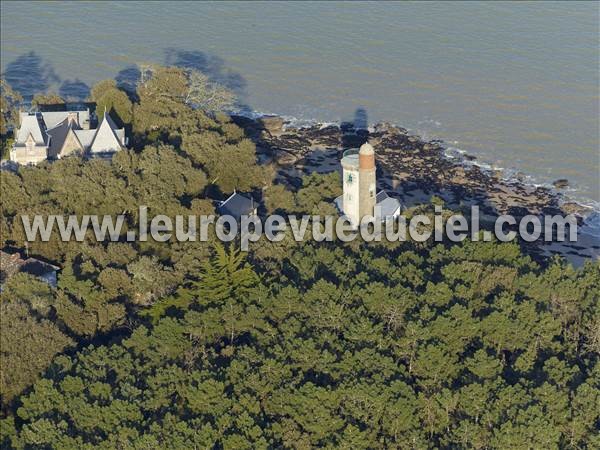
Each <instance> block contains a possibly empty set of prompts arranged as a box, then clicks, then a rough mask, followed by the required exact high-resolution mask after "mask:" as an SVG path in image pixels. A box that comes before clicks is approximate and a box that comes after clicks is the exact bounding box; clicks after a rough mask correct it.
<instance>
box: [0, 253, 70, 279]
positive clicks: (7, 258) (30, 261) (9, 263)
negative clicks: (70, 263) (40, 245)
mask: <svg viewBox="0 0 600 450" xmlns="http://www.w3.org/2000/svg"><path fill="white" fill-rule="evenodd" d="M0 261H1V262H2V270H3V271H6V272H8V273H9V274H13V273H16V272H24V273H28V274H30V275H35V276H42V275H45V274H47V273H50V272H54V271H57V270H58V269H60V267H57V266H55V265H53V264H50V263H47V262H44V261H41V260H39V259H37V258H27V259H23V258H21V255H20V254H19V253H6V252H4V251H1V250H0Z"/></svg>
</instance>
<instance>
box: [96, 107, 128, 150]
mask: <svg viewBox="0 0 600 450" xmlns="http://www.w3.org/2000/svg"><path fill="white" fill-rule="evenodd" d="M116 130H118V128H117V126H116V125H115V123H114V122H113V121H112V119H111V118H110V116H109V115H108V114H107V113H106V111H105V112H104V116H103V117H102V122H100V125H99V126H98V128H97V129H96V135H95V136H94V139H93V140H92V143H91V145H90V151H91V152H93V153H108V152H114V151H117V150H120V149H121V148H122V147H123V143H122V142H121V140H120V139H119V136H118V135H117V133H116Z"/></svg>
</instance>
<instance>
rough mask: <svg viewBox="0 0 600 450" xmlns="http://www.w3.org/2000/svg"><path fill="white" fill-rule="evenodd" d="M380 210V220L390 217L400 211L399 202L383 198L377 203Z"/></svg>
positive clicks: (390, 198)
mask: <svg viewBox="0 0 600 450" xmlns="http://www.w3.org/2000/svg"><path fill="white" fill-rule="evenodd" d="M376 206H378V207H379V208H380V214H381V217H382V218H386V217H391V216H393V215H394V214H396V213H397V212H398V210H399V209H400V202H399V201H398V199H396V198H392V197H388V196H387V194H386V198H384V199H383V200H382V201H381V202H377V205H376Z"/></svg>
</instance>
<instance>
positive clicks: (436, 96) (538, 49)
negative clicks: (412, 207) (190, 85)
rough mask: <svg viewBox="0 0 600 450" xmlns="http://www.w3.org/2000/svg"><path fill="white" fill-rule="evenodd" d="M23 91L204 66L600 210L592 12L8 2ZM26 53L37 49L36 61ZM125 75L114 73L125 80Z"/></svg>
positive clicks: (329, 116)
mask: <svg viewBox="0 0 600 450" xmlns="http://www.w3.org/2000/svg"><path fill="white" fill-rule="evenodd" d="M1 8H2V14H1V38H2V48H1V67H2V71H3V73H4V74H5V76H6V77H7V78H10V79H11V80H12V82H13V83H14V84H17V85H18V87H19V89H21V90H22V91H23V92H24V93H25V94H27V93H31V91H32V90H38V89H47V90H55V91H56V90H60V91H61V92H62V93H67V94H69V93H70V94H78V95H82V94H84V93H85V92H86V89H88V87H89V85H91V84H93V83H94V82H95V81H98V80H100V79H104V78H109V77H115V76H116V75H117V74H118V73H119V72H120V71H123V69H127V68H130V67H131V65H133V64H135V63H137V62H157V63H178V64H187V65H192V66H195V67H199V68H202V69H203V70H205V71H207V72H209V74H210V75H211V76H213V77H214V78H215V79H217V80H219V81H221V82H224V83H226V84H228V85H229V86H230V87H232V88H233V89H235V90H236V91H237V92H238V93H239V95H240V98H241V101H242V102H243V103H244V105H246V106H247V107H248V108H250V109H252V110H257V111H261V112H270V113H278V114H283V115H287V116H290V117H295V118H297V119H299V120H319V121H340V120H352V119H353V117H354V114H355V111H356V109H357V108H364V109H365V110H366V112H367V120H368V122H369V123H373V122H376V121H381V120H387V121H390V122H393V123H396V124H398V125H402V126H404V127H406V128H409V129H411V130H413V131H414V132H415V133H421V134H424V135H425V136H427V137H437V138H441V139H443V140H445V141H446V142H447V143H448V145H450V146H453V147H456V148H458V149H462V150H465V151H467V152H469V153H470V154H473V155H475V156H477V157H478V159H479V160H480V161H482V162H485V163H489V164H490V165H495V166H498V167H503V168H506V169H509V170H512V171H517V170H518V171H521V172H523V173H525V174H528V175H531V176H532V180H533V181H535V182H539V183H547V182H552V181H553V180H556V179H557V178H568V179H569V180H570V181H571V183H572V186H573V191H572V192H571V194H572V195H574V196H576V197H577V198H578V199H580V200H583V201H596V202H598V201H600V186H599V171H600V163H599V160H600V150H599V135H598V134H599V124H598V120H599V106H598V102H599V75H598V67H599V50H598V45H599V41H598V40H599V4H598V3H596V2H584V3H573V2H570V3H550V2H534V3H516V2H509V3H491V2H490V3H473V2H466V3H390V2H382V3H356V2H352V3H330V2H327V3H325V2H315V3H301V2H282V3H273V2H269V3H257V2H251V3H232V2H219V3H187V2H186V3H184V2H170V3H163V2H148V3H143V2H116V3H113V2H70V3H45V2H44V3H33V2H19V3H17V2H3V3H2V4H1ZM31 52H33V53H31ZM128 74H130V72H127V70H126V71H125V72H122V73H121V74H120V75H119V77H120V79H123V78H125V79H126V78H127V75H128Z"/></svg>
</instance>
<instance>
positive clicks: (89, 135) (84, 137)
mask: <svg viewBox="0 0 600 450" xmlns="http://www.w3.org/2000/svg"><path fill="white" fill-rule="evenodd" d="M73 131H74V132H75V136H77V139H79V142H81V145H83V148H89V147H90V145H92V141H93V140H94V136H95V135H96V130H73Z"/></svg>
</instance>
